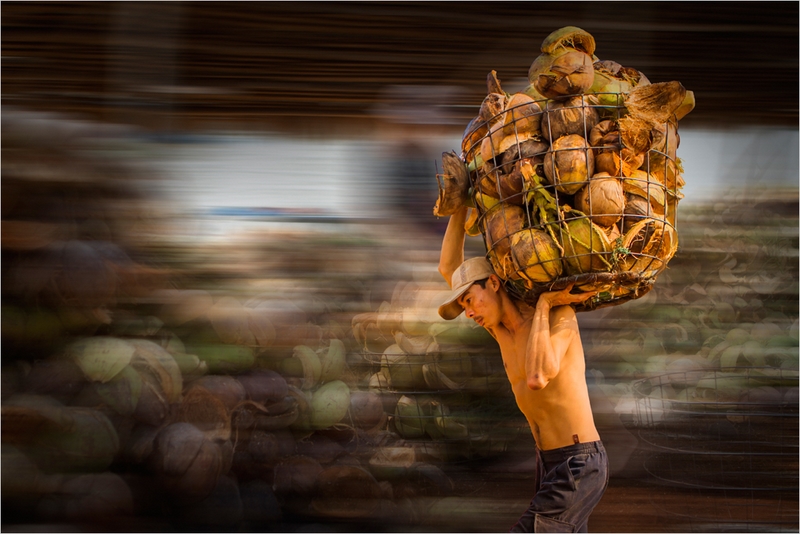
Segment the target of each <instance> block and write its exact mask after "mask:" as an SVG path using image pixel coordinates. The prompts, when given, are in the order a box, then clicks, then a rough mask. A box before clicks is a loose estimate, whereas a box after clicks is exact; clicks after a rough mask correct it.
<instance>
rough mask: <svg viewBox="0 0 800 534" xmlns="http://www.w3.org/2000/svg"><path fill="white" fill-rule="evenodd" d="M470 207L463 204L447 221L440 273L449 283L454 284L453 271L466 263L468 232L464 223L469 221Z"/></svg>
mask: <svg viewBox="0 0 800 534" xmlns="http://www.w3.org/2000/svg"><path fill="white" fill-rule="evenodd" d="M468 209H469V208H467V207H466V206H462V207H460V208H459V209H458V211H456V212H455V213H453V214H452V215H451V216H450V221H449V222H448V223H447V230H445V232H444V239H443V240H442V251H441V254H440V256H439V273H440V274H441V275H442V276H443V277H444V279H445V280H446V281H447V285H452V284H451V282H452V278H453V273H454V272H455V271H456V269H458V266H459V265H461V264H462V263H464V239H465V237H466V234H467V232H466V230H464V223H465V222H467V211H468Z"/></svg>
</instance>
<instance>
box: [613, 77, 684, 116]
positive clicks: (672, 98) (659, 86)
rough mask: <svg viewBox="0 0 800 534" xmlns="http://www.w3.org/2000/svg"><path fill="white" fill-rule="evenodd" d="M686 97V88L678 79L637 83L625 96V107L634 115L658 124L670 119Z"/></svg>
mask: <svg viewBox="0 0 800 534" xmlns="http://www.w3.org/2000/svg"><path fill="white" fill-rule="evenodd" d="M685 97H686V88H685V87H683V85H681V83H680V82H677V81H671V82H659V83H651V84H649V85H637V86H636V87H634V88H633V89H631V91H630V92H629V93H628V94H627V95H626V96H625V107H626V108H627V110H628V112H629V113H630V114H631V115H632V116H634V117H637V118H641V119H644V120H647V121H650V122H651V123H656V124H658V123H664V122H666V121H668V120H669V119H670V117H672V115H673V113H675V111H676V110H677V109H678V108H680V107H681V104H683V101H684V98H685Z"/></svg>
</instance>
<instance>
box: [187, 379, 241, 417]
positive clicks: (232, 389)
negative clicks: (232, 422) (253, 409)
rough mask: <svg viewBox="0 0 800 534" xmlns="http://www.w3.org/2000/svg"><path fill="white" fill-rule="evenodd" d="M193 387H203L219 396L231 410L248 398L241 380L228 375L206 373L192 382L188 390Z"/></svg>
mask: <svg viewBox="0 0 800 534" xmlns="http://www.w3.org/2000/svg"><path fill="white" fill-rule="evenodd" d="M193 387H201V388H203V389H206V390H208V391H209V392H211V393H212V394H213V395H214V396H215V397H216V398H218V399H219V400H220V401H221V402H222V404H223V405H224V406H225V408H227V409H228V410H229V411H231V410H233V409H234V408H235V407H236V406H237V405H238V404H240V403H241V402H243V401H244V400H245V399H247V391H245V389H244V386H243V385H242V383H241V382H239V381H238V380H236V379H235V378H234V377H232V376H227V375H206V376H203V377H200V378H198V379H197V380H195V381H194V382H192V383H191V384H190V385H189V387H188V388H187V392H188V391H189V390H190V389H191V388H193Z"/></svg>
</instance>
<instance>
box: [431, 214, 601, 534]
mask: <svg viewBox="0 0 800 534" xmlns="http://www.w3.org/2000/svg"><path fill="white" fill-rule="evenodd" d="M466 214H467V209H466V208H462V209H461V210H459V211H458V212H456V213H455V214H453V215H452V216H451V217H450V221H449V222H448V226H447V230H446V231H445V236H444V240H443V243H442V251H441V257H440V260H439V272H440V273H441V274H442V276H443V277H444V278H445V280H447V283H448V284H449V285H450V287H451V289H452V290H453V291H452V293H451V295H450V298H449V299H448V300H447V302H445V303H443V304H442V306H441V307H440V308H439V315H441V316H442V317H443V318H444V319H448V320H450V319H455V318H456V317H458V316H459V315H460V314H461V312H466V315H467V317H469V318H471V319H473V320H474V321H475V322H476V323H478V324H479V325H481V326H482V327H484V328H485V329H486V330H487V331H488V332H489V333H490V334H491V335H492V337H494V338H495V339H496V340H497V343H498V344H499V345H500V352H501V354H502V358H503V365H504V366H505V369H506V373H507V374H508V379H509V381H510V382H511V388H512V390H513V392H514V396H515V398H516V401H517V406H519V409H520V411H522V413H523V414H524V415H525V417H526V419H527V420H528V423H529V424H530V426H531V431H532V432H533V438H534V440H535V441H536V446H537V450H536V453H537V479H538V480H537V484H536V486H537V487H536V488H535V491H536V493H535V496H534V497H533V500H532V501H531V504H530V507H529V508H528V510H527V511H526V512H525V514H524V515H523V516H522V517H521V518H520V519H519V521H517V523H516V524H515V525H514V526H513V527H512V529H511V532H587V523H588V519H589V514H591V512H592V510H593V509H594V507H595V506H596V505H597V503H598V502H599V501H600V498H601V497H602V495H603V492H604V491H605V489H606V486H607V484H608V458H607V456H606V452H605V448H604V447H603V444H602V442H601V441H600V436H599V434H598V432H597V429H596V428H595V424H594V419H593V417H592V409H591V406H590V404H589V393H588V389H587V386H586V378H585V372H586V365H585V362H584V354H583V346H582V345H581V339H580V333H579V332H578V321H577V317H576V315H575V311H574V310H573V308H572V306H571V304H576V303H579V302H583V301H584V300H586V299H587V298H590V297H591V296H592V295H593V293H583V294H581V295H572V294H570V293H569V291H570V289H571V287H568V288H566V289H565V290H563V291H557V292H547V293H544V294H542V295H541V297H539V300H538V302H537V304H536V307H535V308H531V307H530V306H527V305H526V304H524V303H522V302H519V301H516V300H514V299H512V298H511V297H510V296H509V294H508V293H507V292H506V290H505V288H504V287H503V284H502V282H501V280H500V278H499V277H498V276H497V275H496V274H495V273H494V272H493V270H492V267H491V264H490V263H489V262H488V261H487V260H486V258H483V257H479V258H471V259H469V260H467V261H464V237H465V232H464V222H465V220H466Z"/></svg>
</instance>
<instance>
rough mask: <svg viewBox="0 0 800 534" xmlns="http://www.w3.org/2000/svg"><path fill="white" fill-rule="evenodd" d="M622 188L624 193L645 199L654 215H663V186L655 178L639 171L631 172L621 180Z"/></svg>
mask: <svg viewBox="0 0 800 534" xmlns="http://www.w3.org/2000/svg"><path fill="white" fill-rule="evenodd" d="M622 188H623V189H624V190H625V192H626V193H629V194H632V195H638V196H640V197H642V198H645V199H647V200H648V201H649V202H650V204H651V205H652V206H653V212H654V213H656V214H658V215H663V214H664V207H665V206H666V198H665V191H664V185H663V184H661V182H659V181H658V179H657V178H656V177H655V176H653V175H651V174H647V172H645V171H643V170H641V169H640V170H636V171H633V172H632V173H631V175H630V176H627V177H625V178H623V179H622Z"/></svg>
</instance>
